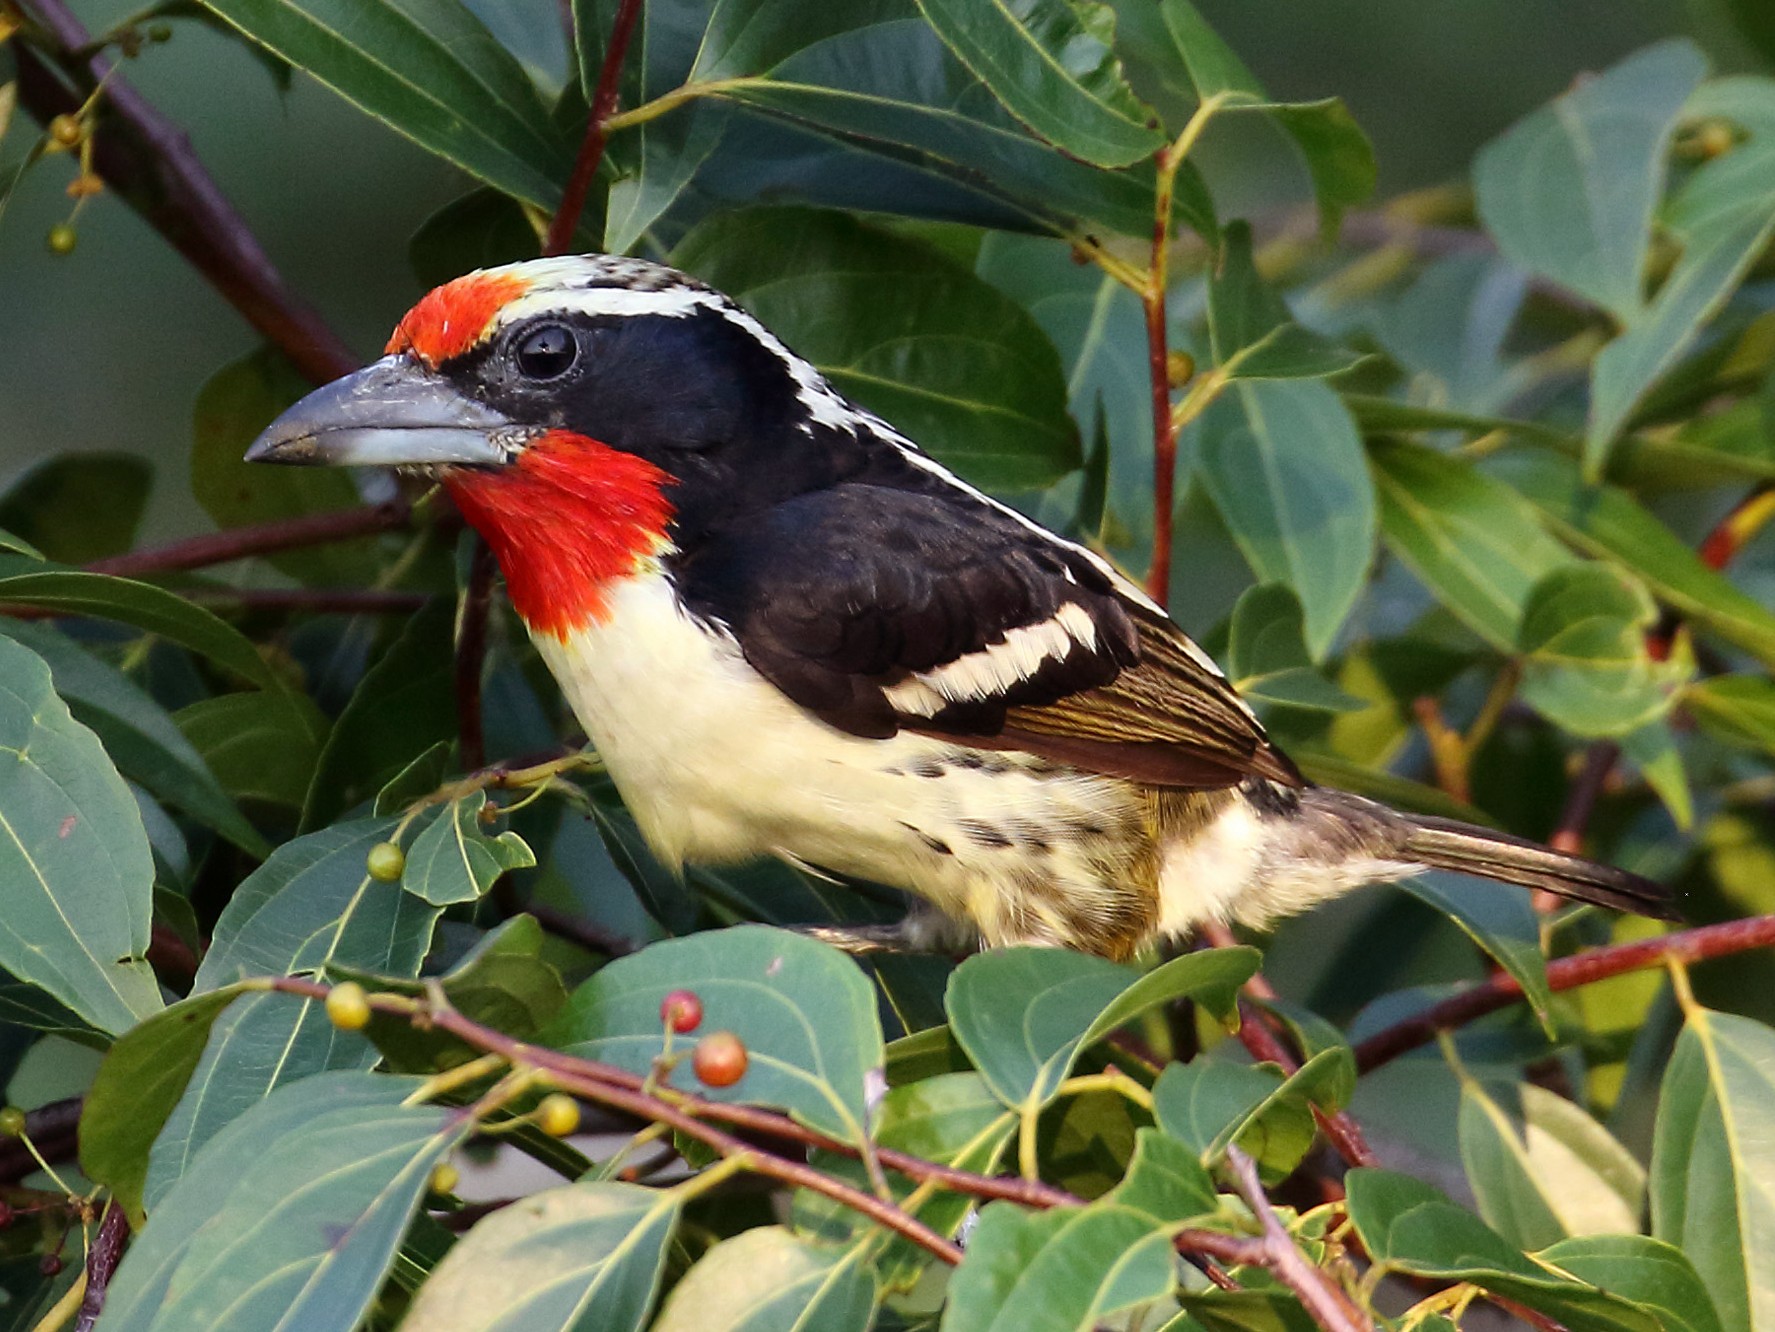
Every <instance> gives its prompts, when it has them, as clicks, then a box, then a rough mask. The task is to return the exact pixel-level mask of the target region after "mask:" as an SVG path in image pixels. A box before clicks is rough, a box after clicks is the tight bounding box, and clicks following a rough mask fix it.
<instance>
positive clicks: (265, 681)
mask: <svg viewBox="0 0 1775 1332" xmlns="http://www.w3.org/2000/svg"><path fill="white" fill-rule="evenodd" d="M0 601H3V602H11V603H13V604H15V605H20V606H35V607H38V608H39V609H41V610H47V611H54V612H56V613H57V614H58V615H90V616H93V617H94V618H96V619H101V620H116V621H118V622H119V623H121V624H128V625H133V626H134V627H135V628H137V629H140V630H142V631H143V632H144V633H150V634H158V635H160V637H162V638H164V639H166V640H168V641H169V642H173V643H177V644H178V645H179V646H180V647H185V648H189V649H191V651H193V652H196V653H198V654H200V655H201V656H205V657H208V658H209V659H210V660H211V661H213V662H215V663H216V664H217V665H218V666H221V667H224V668H226V669H227V670H230V671H232V672H234V674H236V675H238V676H240V678H241V679H243V680H247V681H250V682H251V683H253V684H256V685H258V686H260V687H261V688H264V689H270V690H275V691H278V692H282V691H283V689H284V685H283V682H282V681H281V680H279V679H278V677H277V675H276V674H275V673H274V672H273V671H272V669H271V667H270V666H268V665H267V664H266V662H265V659H264V658H263V657H261V656H260V655H259V650H258V648H256V647H255V646H253V643H252V641H251V640H250V639H248V638H246V637H245V636H244V635H243V634H241V633H240V632H239V631H238V630H236V629H234V628H233V627H232V626H230V625H229V624H227V623H225V622H224V621H222V620H221V619H219V618H217V617H216V616H215V615H212V614H211V613H210V612H209V611H207V610H205V609H204V608H203V607H201V606H195V605H193V604H192V603H191V602H189V601H186V600H185V599H184V598H183V597H180V596H176V595H174V594H173V593H171V592H168V591H167V590H166V589H164V588H159V587H155V586H154V585H153V584H152V583H138V582H136V581H135V580H134V579H130V578H113V577H112V576H111V575H109V574H97V573H86V572H84V571H82V570H79V569H59V568H56V567H55V566H53V565H51V566H48V567H45V566H44V565H43V564H40V563H38V562H37V561H35V560H29V559H24V558H19V557H13V556H0Z"/></svg>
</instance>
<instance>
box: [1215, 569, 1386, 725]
mask: <svg viewBox="0 0 1775 1332" xmlns="http://www.w3.org/2000/svg"><path fill="white" fill-rule="evenodd" d="M1227 664H1228V671H1229V674H1230V678H1231V679H1232V682H1233V688H1235V689H1237V690H1238V691H1239V693H1241V694H1242V695H1244V696H1245V697H1246V698H1248V699H1258V700H1261V701H1263V702H1266V703H1280V704H1284V705H1286V706H1288V707H1295V708H1312V709H1315V710H1317V711H1321V712H1350V711H1354V710H1356V709H1360V708H1365V707H1367V706H1368V704H1367V703H1366V702H1364V701H1363V700H1362V699H1359V698H1352V697H1351V696H1350V695H1348V694H1346V693H1344V691H1343V690H1341V689H1339V688H1338V687H1337V686H1336V685H1334V684H1332V683H1331V681H1329V680H1327V679H1326V678H1325V677H1324V676H1323V675H1321V674H1319V672H1318V671H1317V670H1316V669H1315V668H1314V667H1313V666H1312V664H1311V659H1310V658H1309V657H1308V655H1307V642H1306V624H1305V620H1304V619H1303V617H1302V614H1301V609H1300V598H1299V597H1297V596H1295V595H1294V593H1293V592H1292V591H1291V590H1290V589H1288V588H1286V587H1283V586H1281V585H1280V584H1278V583H1264V584H1261V585H1260V586H1257V587H1252V588H1247V589H1246V590H1245V591H1244V592H1243V593H1242V594H1241V595H1240V597H1239V600H1238V602H1237V603H1236V604H1235V605H1234V606H1233V618H1232V626H1231V630H1230V633H1229V636H1228V640H1227Z"/></svg>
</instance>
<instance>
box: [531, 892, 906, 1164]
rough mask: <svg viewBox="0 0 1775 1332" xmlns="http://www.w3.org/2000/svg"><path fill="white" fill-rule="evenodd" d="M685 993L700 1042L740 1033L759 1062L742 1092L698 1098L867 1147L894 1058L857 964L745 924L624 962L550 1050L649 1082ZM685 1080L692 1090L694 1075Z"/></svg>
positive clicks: (606, 975) (587, 997) (568, 1014)
mask: <svg viewBox="0 0 1775 1332" xmlns="http://www.w3.org/2000/svg"><path fill="white" fill-rule="evenodd" d="M683 988H689V989H692V990H695V991H696V993H697V995H698V996H699V997H700V998H701V999H702V1001H703V1023H702V1027H701V1028H700V1029H699V1031H700V1032H701V1033H707V1032H711V1031H721V1030H727V1031H732V1032H734V1033H735V1034H736V1035H738V1036H739V1038H740V1039H741V1040H742V1041H744V1042H745V1045H746V1050H747V1053H748V1055H749V1056H750V1058H749V1060H748V1063H747V1067H746V1072H745V1076H743V1077H742V1078H741V1079H740V1080H739V1081H738V1082H737V1083H735V1084H734V1085H733V1086H731V1087H703V1086H700V1085H696V1086H695V1087H694V1090H696V1091H697V1092H698V1093H699V1094H701V1095H704V1096H709V1097H711V1098H713V1099H716V1100H723V1101H739V1102H745V1103H761V1104H765V1105H779V1106H782V1107H783V1108H785V1109H787V1110H788V1111H789V1112H790V1113H791V1114H793V1115H794V1116H796V1118H798V1119H801V1120H802V1121H804V1122H805V1123H807V1124H809V1125H811V1126H812V1127H814V1128H818V1129H821V1130H823V1131H824V1132H827V1133H830V1134H832V1135H833V1136H835V1137H839V1138H843V1139H845V1140H847V1141H850V1142H856V1141H859V1140H860V1139H861V1138H862V1136H863V1133H864V1123H865V1120H866V1114H865V1109H864V1083H865V1079H866V1078H867V1076H868V1075H869V1072H870V1070H872V1069H879V1068H880V1067H881V1066H882V1062H883V1058H884V1055H883V1050H882V1039H881V1026H880V1024H879V1022H878V1021H877V1019H876V1015H875V994H874V989H873V987H872V986H871V985H870V983H869V981H868V980H867V979H866V978H865V977H864V975H863V973H862V972H861V971H860V970H858V968H857V966H856V964H855V963H853V962H852V961H851V960H850V959H849V958H847V957H845V956H844V955H843V954H842V953H840V952H838V951H837V950H836V949H833V948H829V947H827V946H826V945H825V944H822V943H817V942H815V941H814V940H812V939H807V938H803V937H802V936H800V935H796V934H790V933H787V932H786V931H783V930H776V929H770V928H768V927H766V926H762V925H742V926H737V927H735V928H733V929H726V930H712V931H707V932H704V933H702V934H697V935H693V936H692V937H690V938H687V939H670V940H667V941H666V942H664V943H657V944H653V945H651V946H650V947H648V948H644V949H642V950H641V951H640V952H639V953H634V954H631V955H630V956H628V957H623V958H618V959H617V960H616V961H614V962H612V963H611V964H610V965H609V966H607V967H605V968H604V969H603V970H601V971H599V972H598V973H597V974H596V975H594V976H593V977H592V978H591V979H590V980H588V981H587V982H586V983H585V984H584V985H581V986H580V987H579V989H577V990H575V991H574V993H573V997H572V998H571V1000H569V1002H568V1006H567V1008H566V1010H565V1011H564V1012H562V1014H561V1015H560V1017H559V1018H557V1019H556V1020H555V1021H554V1022H553V1023H552V1024H550V1026H549V1028H548V1029H547V1030H546V1031H545V1032H544V1033H543V1034H542V1038H541V1039H542V1041H543V1043H544V1044H546V1045H552V1046H554V1047H555V1048H557V1049H560V1050H565V1051H566V1052H568V1053H569V1054H577V1055H583V1056H585V1057H586V1058H588V1059H598V1060H603V1061H604V1062H606V1063H611V1064H615V1065H617V1066H618V1067H619V1068H626V1069H629V1070H631V1071H632V1072H636V1073H642V1074H645V1073H649V1072H651V1071H652V1069H653V1064H654V1060H655V1059H657V1058H658V1057H659V1056H660V1054H661V1053H662V1051H663V1050H664V1049H665V1041H664V1023H663V1022H662V1021H661V1019H660V1002H661V1001H662V1000H663V999H664V998H665V997H666V995H667V994H668V993H669V992H670V991H672V990H676V989H683ZM684 1045H685V1039H684V1038H679V1039H678V1041H677V1043H676V1046H675V1048H677V1049H680V1050H681V1049H682V1048H684ZM678 1076H679V1078H680V1079H681V1080H683V1086H684V1088H685V1090H691V1089H692V1082H691V1081H690V1080H688V1079H689V1070H688V1068H684V1071H683V1072H681V1073H680V1074H679V1075H678Z"/></svg>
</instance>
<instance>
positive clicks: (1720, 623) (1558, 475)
mask: <svg viewBox="0 0 1775 1332" xmlns="http://www.w3.org/2000/svg"><path fill="white" fill-rule="evenodd" d="M1500 475H1501V477H1502V478H1503V479H1504V480H1506V481H1508V482H1509V483H1510V484H1511V485H1513V486H1514V487H1515V488H1516V489H1517V490H1518V491H1520V492H1521V493H1522V494H1524V495H1526V496H1527V497H1528V498H1529V499H1530V500H1531V501H1533V503H1534V505H1535V507H1536V508H1538V509H1540V510H1541V512H1542V514H1543V515H1544V516H1545V517H1546V519H1547V521H1548V522H1550V523H1551V524H1552V526H1553V528H1554V530H1555V531H1556V532H1558V533H1559V535H1561V536H1562V537H1564V538H1565V539H1566V540H1568V541H1570V542H1572V543H1573V544H1574V545H1576V546H1579V547H1581V548H1582V549H1584V550H1587V551H1590V552H1592V553H1593V554H1596V555H1604V556H1607V557H1609V558H1611V559H1613V560H1616V561H1618V562H1619V563H1621V564H1623V565H1625V566H1626V567H1627V568H1629V569H1632V570H1633V571H1634V572H1635V573H1636V574H1638V575H1639V576H1640V577H1641V578H1642V579H1644V580H1645V583H1646V586H1647V587H1649V588H1650V589H1651V590H1652V594H1653V595H1654V596H1656V597H1657V598H1658V600H1659V601H1661V602H1663V603H1664V604H1665V605H1667V606H1669V607H1670V608H1671V609H1672V610H1675V611H1677V612H1678V613H1680V614H1681V615H1682V616H1683V618H1684V619H1686V620H1690V621H1692V622H1694V623H1697V624H1701V625H1705V626H1706V627H1707V628H1708V629H1710V630H1712V631H1713V632H1714V633H1716V634H1718V635H1719V636H1720V637H1721V638H1724V639H1726V640H1728V641H1729V642H1732V643H1736V644H1737V645H1738V646H1739V647H1741V648H1743V649H1744V650H1745V651H1747V652H1750V653H1752V654H1754V655H1755V656H1756V658H1757V659H1758V660H1759V661H1761V662H1763V663H1764V664H1765V665H1771V666H1775V614H1771V613H1770V612H1769V610H1768V609H1767V608H1766V607H1764V606H1763V605H1761V604H1760V603H1758V602H1757V601H1756V600H1755V599H1753V598H1751V597H1748V596H1746V595H1745V594H1744V593H1742V592H1740V591H1739V590H1738V589H1737V588H1736V587H1734V586H1733V585H1732V584H1731V583H1730V582H1729V581H1728V580H1727V579H1726V578H1725V577H1724V576H1722V575H1721V574H1720V573H1718V572H1717V571H1715V570H1713V569H1710V568H1708V566H1707V565H1706V564H1705V563H1704V562H1703V561H1702V560H1701V557H1700V556H1698V555H1697V554H1696V553H1695V552H1694V550H1692V549H1691V548H1690V547H1689V546H1688V544H1687V543H1685V542H1684V541H1683V540H1682V539H1681V538H1680V537H1678V536H1677V535H1676V534H1675V533H1674V532H1672V531H1671V530H1670V529H1669V528H1668V527H1666V526H1665V525H1664V524H1663V523H1661V522H1659V521H1658V519H1656V518H1655V517H1653V516H1652V514H1651V513H1650V512H1648V511H1647V510H1646V509H1644V508H1642V507H1641V506H1640V504H1639V503H1638V502H1637V501H1636V500H1635V499H1633V497H1632V496H1630V495H1629V494H1628V493H1627V492H1626V491H1624V490H1620V489H1617V488H1616V487H1614V486H1592V485H1587V484H1585V483H1584V481H1583V480H1582V479H1581V478H1580V476H1579V475H1578V469H1577V467H1576V466H1575V465H1574V464H1573V463H1572V462H1571V461H1570V460H1569V459H1566V458H1561V457H1558V456H1557V455H1555V454H1552V453H1548V452H1545V451H1543V450H1540V449H1522V450H1518V451H1516V452H1515V453H1513V454H1511V455H1510V456H1509V457H1508V458H1505V459H1501V460H1500Z"/></svg>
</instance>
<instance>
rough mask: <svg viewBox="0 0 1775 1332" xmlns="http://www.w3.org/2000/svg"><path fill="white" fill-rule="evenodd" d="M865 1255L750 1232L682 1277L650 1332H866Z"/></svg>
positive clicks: (868, 1283)
mask: <svg viewBox="0 0 1775 1332" xmlns="http://www.w3.org/2000/svg"><path fill="white" fill-rule="evenodd" d="M867 1254H868V1248H867V1246H865V1245H855V1246H852V1247H851V1248H848V1249H825V1248H821V1247H818V1246H816V1245H813V1244H809V1243H808V1242H807V1241H805V1240H802V1239H799V1238H797V1237H796V1236H795V1235H794V1234H792V1233H791V1232H789V1231H788V1230H786V1229H784V1228H783V1227H781V1226H757V1227H754V1228H753V1229H751V1230H747V1231H744V1232H742V1233H741V1234H739V1235H736V1236H734V1237H733V1238H732V1239H730V1240H724V1241H722V1242H721V1243H720V1244H717V1245H716V1246H715V1247H714V1248H712V1249H710V1250H709V1251H708V1252H707V1253H705V1254H704V1255H703V1256H702V1258H701V1259H699V1260H698V1261H697V1263H696V1265H695V1266H694V1267H692V1268H691V1269H690V1271H689V1272H687V1273H685V1275H684V1279H683V1280H682V1281H680V1282H679V1283H678V1284H677V1285H676V1286H675V1287H674V1288H673V1289H672V1293H671V1294H670V1295H668V1296H667V1297H666V1303H665V1306H664V1307H663V1308H662V1309H661V1310H660V1313H659V1317H658V1318H657V1319H655V1320H654V1322H653V1328H652V1332H802V1330H803V1329H810V1330H811V1329H813V1328H819V1329H820V1332H826V1330H827V1329H831V1332H865V1330H866V1329H867V1328H868V1327H869V1324H870V1322H871V1315H872V1314H873V1313H874V1311H875V1278H874V1277H873V1276H872V1275H871V1274H870V1271H869V1263H868V1257H867ZM599 1326H602V1324H600V1325H599Z"/></svg>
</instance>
